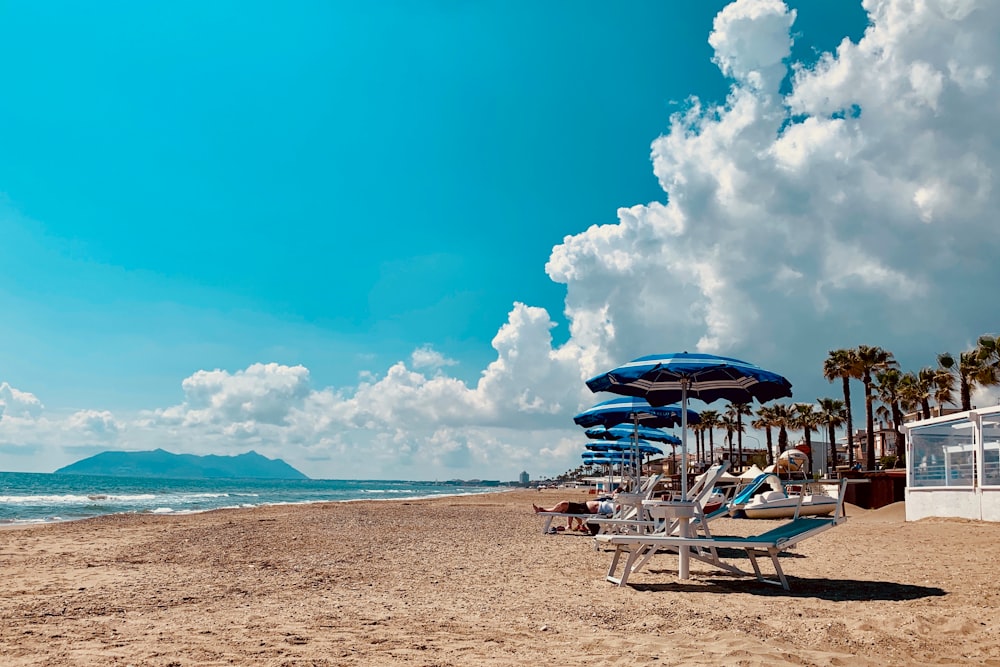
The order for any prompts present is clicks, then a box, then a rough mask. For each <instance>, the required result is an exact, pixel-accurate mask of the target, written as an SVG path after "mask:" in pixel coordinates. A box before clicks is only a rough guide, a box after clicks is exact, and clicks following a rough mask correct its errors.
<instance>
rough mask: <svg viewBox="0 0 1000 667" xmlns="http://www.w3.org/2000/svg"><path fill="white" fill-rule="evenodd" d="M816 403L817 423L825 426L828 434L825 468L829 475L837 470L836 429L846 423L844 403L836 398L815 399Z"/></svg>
mask: <svg viewBox="0 0 1000 667" xmlns="http://www.w3.org/2000/svg"><path fill="white" fill-rule="evenodd" d="M816 402H817V403H818V404H819V415H818V418H819V422H820V423H821V424H826V428H827V429H828V433H829V435H828V437H829V438H830V449H829V451H828V452H827V462H826V466H827V470H828V471H829V473H830V474H832V473H833V471H835V470H836V469H837V440H836V429H837V427H838V426H843V425H844V424H845V423H846V421H847V417H846V415H845V413H846V410H845V409H844V402H843V401H841V400H839V399H836V398H817V399H816Z"/></svg>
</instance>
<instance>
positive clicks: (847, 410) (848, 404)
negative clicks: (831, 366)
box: [842, 375, 854, 468]
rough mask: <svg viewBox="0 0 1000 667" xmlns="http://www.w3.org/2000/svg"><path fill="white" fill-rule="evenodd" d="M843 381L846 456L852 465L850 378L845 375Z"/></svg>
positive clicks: (852, 434) (852, 423)
mask: <svg viewBox="0 0 1000 667" xmlns="http://www.w3.org/2000/svg"><path fill="white" fill-rule="evenodd" d="M842 379H843V381H844V412H845V413H846V414H845V416H846V418H847V458H848V463H849V464H850V465H851V467H852V468H853V467H854V422H853V421H851V379H850V378H849V377H847V376H846V375H845V376H844V377H843V378H842Z"/></svg>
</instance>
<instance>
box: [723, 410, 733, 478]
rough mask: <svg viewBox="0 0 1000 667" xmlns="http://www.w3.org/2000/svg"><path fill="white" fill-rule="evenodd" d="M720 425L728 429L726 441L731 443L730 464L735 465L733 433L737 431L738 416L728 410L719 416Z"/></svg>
mask: <svg viewBox="0 0 1000 667" xmlns="http://www.w3.org/2000/svg"><path fill="white" fill-rule="evenodd" d="M719 426H721V427H722V428H723V429H725V431H726V442H727V443H729V465H730V467H731V466H732V465H733V433H734V432H735V431H736V417H734V416H733V415H731V414H729V413H728V412H727V413H726V414H724V415H721V416H720V417H719Z"/></svg>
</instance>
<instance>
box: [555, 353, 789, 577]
mask: <svg viewBox="0 0 1000 667" xmlns="http://www.w3.org/2000/svg"><path fill="white" fill-rule="evenodd" d="M587 386H588V387H589V388H590V390H591V391H593V392H599V391H609V392H612V393H615V394H622V395H625V396H633V397H639V398H644V399H646V400H647V401H648V402H649V404H650V406H652V407H653V409H655V407H656V406H665V405H667V404H668V403H675V402H678V401H679V402H680V406H681V418H682V424H681V496H682V497H684V498H686V497H687V486H688V485H687V425H688V420H687V412H688V407H687V402H688V398H689V397H691V398H697V399H699V400H701V401H704V402H705V403H711V402H713V401H716V400H718V399H720V398H721V399H725V400H727V401H730V402H731V403H752V402H753V400H754V399H756V400H757V401H758V402H760V403H763V402H765V401H770V400H772V399H775V398H782V397H785V396H791V395H792V383H791V382H789V381H788V380H786V379H785V378H784V377H782V376H780V375H778V374H777V373H773V372H771V371H767V370H764V369H763V368H761V367H759V366H755V365H754V364H751V363H749V362H746V361H741V360H739V359H733V358H732V357H720V356H716V355H714V354H700V353H696V354H691V353H688V352H675V353H671V354H653V355H648V356H645V357H639V358H638V359H633V360H632V361H630V362H628V363H627V364H625V365H623V366H619V367H618V368H615V369H612V370H610V371H608V372H606V373H602V374H600V375H597V376H595V377H592V378H590V379H589V380H587ZM574 419H575V418H574ZM577 423H579V422H577ZM685 536H686V535H685ZM679 552H680V566H679V568H678V569H679V572H678V575H679V576H680V578H681V579H687V578H688V559H687V555H688V550H687V549H680V550H679Z"/></svg>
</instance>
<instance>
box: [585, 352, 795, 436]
mask: <svg viewBox="0 0 1000 667" xmlns="http://www.w3.org/2000/svg"><path fill="white" fill-rule="evenodd" d="M587 386H588V387H590V389H591V391H594V392H598V391H610V392H612V393H614V394H622V395H625V396H638V397H641V398H644V399H646V400H647V401H648V402H649V404H650V405H651V406H658V405H666V404H668V403H676V402H678V401H682V402H683V403H685V404H684V405H682V407H684V408H686V407H687V405H686V402H687V400H686V399H688V398H697V399H699V400H702V401H704V402H705V403H711V402H712V401H716V400H718V399H720V398H722V399H725V400H727V401H730V402H731V403H752V402H753V400H754V399H756V400H757V401H758V402H760V403H764V402H766V401H770V400H772V399H775V398H783V397H786V396H791V395H792V383H791V382H789V381H788V380H786V379H785V378H783V377H782V376H780V375H778V374H777V373H772V372H771V371H766V370H764V369H763V368H761V367H759V366H755V365H754V364H751V363H748V362H746V361H740V360H739V359H733V358H731V357H719V356H716V355H714V354H691V353H688V352H676V353H673V354H653V355H649V356H646V357H639V358H638V359H633V360H632V361H630V362H628V363H627V364H625V365H623V366H619V367H618V368H615V369H614V370H610V371H608V372H607V373H602V374H601V375H597V376H595V377H592V378H591V379H589V380H587ZM578 423H579V422H578ZM640 423H642V422H640ZM688 423H692V422H690V420H689V422H688Z"/></svg>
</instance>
